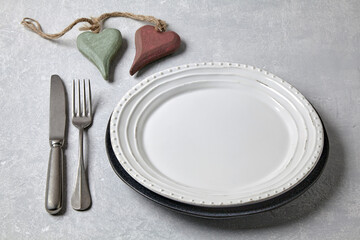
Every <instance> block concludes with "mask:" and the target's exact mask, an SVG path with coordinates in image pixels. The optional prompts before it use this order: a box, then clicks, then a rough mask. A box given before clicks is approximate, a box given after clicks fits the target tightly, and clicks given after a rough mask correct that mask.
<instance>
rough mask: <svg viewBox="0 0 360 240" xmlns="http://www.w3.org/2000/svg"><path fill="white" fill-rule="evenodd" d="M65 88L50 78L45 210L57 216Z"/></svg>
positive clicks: (61, 194) (60, 192) (60, 199)
mask: <svg viewBox="0 0 360 240" xmlns="http://www.w3.org/2000/svg"><path fill="white" fill-rule="evenodd" d="M66 116H67V115H66V95H65V87H64V84H63V82H62V80H61V78H60V77H59V76H58V75H52V76H51V83H50V119H49V120H50V121H49V142H50V147H51V150H50V158H49V165H48V172H47V180H46V192H45V208H46V210H47V211H48V213H50V214H57V213H58V212H59V211H60V210H61V208H62V206H63V204H62V202H63V199H62V198H63V148H62V147H63V145H64V138H65V127H66Z"/></svg>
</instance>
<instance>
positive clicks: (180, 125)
mask: <svg viewBox="0 0 360 240" xmlns="http://www.w3.org/2000/svg"><path fill="white" fill-rule="evenodd" d="M259 92H260V94H259ZM149 109H151V110H149V111H151V112H149V113H147V114H146V115H147V117H146V119H145V120H144V121H142V124H140V125H139V126H138V128H139V131H138V133H139V134H138V139H137V141H138V146H139V148H140V151H141V152H142V153H143V154H144V156H143V157H144V159H146V161H149V162H150V163H151V165H152V166H153V167H154V168H155V169H156V171H158V172H160V173H161V174H163V175H164V176H171V179H172V180H173V181H176V182H178V183H180V184H182V185H184V186H189V187H193V188H200V189H205V190H211V191H219V192H221V191H222V190H224V189H226V190H227V191H233V190H240V189H241V188H243V187H249V186H251V185H253V184H258V183H259V182H264V181H267V180H268V179H271V178H272V177H273V176H276V173H277V172H278V171H281V170H282V169H283V168H285V166H286V164H287V163H288V161H289V160H290V158H291V154H292V153H293V151H294V147H293V146H295V145H296V144H294V143H296V141H297V137H298V136H297V129H296V125H295V123H294V120H293V119H292V118H291V116H290V114H289V113H288V112H287V111H286V110H285V109H284V108H283V107H282V106H281V105H280V104H279V103H277V102H276V101H275V100H274V99H273V98H271V97H270V96H269V95H267V94H266V93H264V92H262V91H261V89H260V90H259V89H253V88H247V87H242V88H237V87H235V88H234V87H231V86H228V87H216V88H212V87H209V88H207V87H203V88H201V89H196V90H192V91H182V92H179V93H178V94H176V95H174V96H172V97H168V98H166V99H162V101H161V103H160V104H158V105H156V107H153V108H149Z"/></svg>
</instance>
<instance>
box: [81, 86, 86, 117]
mask: <svg viewBox="0 0 360 240" xmlns="http://www.w3.org/2000/svg"><path fill="white" fill-rule="evenodd" d="M82 83H83V84H82V85H83V101H82V104H83V108H82V111H83V112H82V115H83V116H86V93H85V79H83V81H82Z"/></svg>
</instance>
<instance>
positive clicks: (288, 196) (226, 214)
mask: <svg viewBox="0 0 360 240" xmlns="http://www.w3.org/2000/svg"><path fill="white" fill-rule="evenodd" d="M110 119H111V116H110ZM105 144H106V150H107V154H108V157H109V160H110V163H111V166H112V168H113V169H114V171H115V173H116V174H117V175H118V176H119V177H120V178H121V180H123V181H124V182H125V183H126V184H127V185H129V186H130V187H131V188H132V189H134V190H135V191H137V192H138V193H140V194H141V195H143V196H145V197H147V198H149V199H150V200H152V201H154V202H156V203H158V204H160V205H162V206H164V207H168V208H170V209H172V210H175V211H178V212H181V213H185V214H188V215H193V216H197V217H203V218H230V217H237V216H244V215H250V214H255V213H260V212H264V211H268V210H271V209H274V208H277V207H280V206H282V205H284V204H286V203H289V202H290V201H292V200H294V199H295V198H297V197H299V196H300V195H301V194H302V193H304V192H305V191H306V190H307V189H308V188H309V187H310V186H311V185H312V184H313V183H314V182H315V181H316V180H317V179H318V177H319V176H320V174H321V172H322V170H323V168H324V166H325V163H326V160H327V157H328V154H329V139H328V137H327V134H326V130H325V127H324V148H323V152H322V154H321V156H320V159H319V161H318V163H317V164H316V166H315V167H314V169H313V170H312V171H311V173H310V174H309V175H308V176H307V177H306V178H305V179H304V180H303V181H301V182H300V183H299V184H297V185H296V186H295V187H293V188H292V189H291V190H289V191H287V192H285V193H283V194H281V195H279V196H276V197H274V198H272V199H269V200H266V201H263V202H257V203H253V204H248V205H242V206H236V207H211V208H210V207H201V206H193V205H189V204H186V203H181V202H177V201H174V200H171V199H169V198H166V197H163V196H161V195H159V194H157V193H155V192H153V191H151V190H149V189H147V188H146V187H144V186H143V185H141V184H140V183H138V182H137V181H136V180H135V179H133V178H132V177H131V176H130V175H129V174H128V173H127V172H126V171H125V169H124V168H123V167H122V166H121V164H120V163H119V161H118V159H117V158H116V156H115V153H114V151H113V149H112V147H111V142H110V120H109V123H108V126H107V129H106V136H105Z"/></svg>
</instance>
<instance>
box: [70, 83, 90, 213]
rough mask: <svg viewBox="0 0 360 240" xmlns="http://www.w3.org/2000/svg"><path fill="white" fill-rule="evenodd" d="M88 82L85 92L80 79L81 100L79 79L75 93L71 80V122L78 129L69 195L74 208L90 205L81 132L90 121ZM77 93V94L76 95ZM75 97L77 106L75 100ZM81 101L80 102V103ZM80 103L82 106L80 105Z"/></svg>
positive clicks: (83, 84) (85, 207)
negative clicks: (72, 186) (74, 171)
mask: <svg viewBox="0 0 360 240" xmlns="http://www.w3.org/2000/svg"><path fill="white" fill-rule="evenodd" d="M87 82H88V84H87V85H88V87H87V94H86V93H85V89H86V87H85V80H83V81H82V88H83V93H82V101H81V100H80V98H81V96H80V92H81V90H80V80H78V81H77V93H75V89H76V86H75V85H76V83H75V80H73V85H72V123H73V125H74V126H75V127H77V128H78V129H79V166H78V172H77V179H76V185H75V190H74V193H73V195H72V197H71V205H72V207H73V209H75V210H86V209H88V208H89V207H90V206H91V195H90V190H89V185H88V181H87V177H86V173H85V167H84V157H83V133H84V129H86V128H87V127H89V126H90V125H91V123H92V109H91V88H90V80H88V81H87ZM76 95H77V96H76ZM76 98H77V107H76V108H75V105H76V104H75V102H76ZM81 102H82V104H81ZM81 105H82V107H81Z"/></svg>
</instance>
